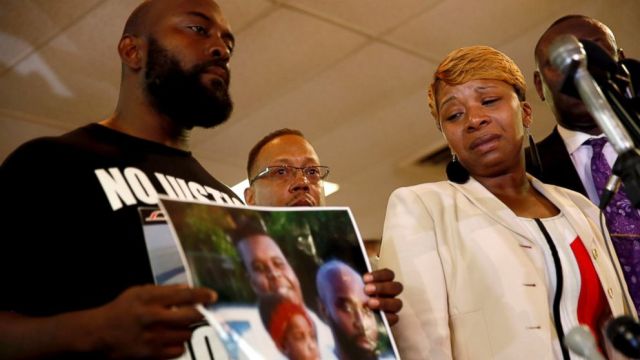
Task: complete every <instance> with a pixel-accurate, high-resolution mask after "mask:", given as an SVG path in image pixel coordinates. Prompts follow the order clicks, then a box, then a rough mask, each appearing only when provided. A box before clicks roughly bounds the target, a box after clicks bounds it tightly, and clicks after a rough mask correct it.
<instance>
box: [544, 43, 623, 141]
mask: <svg viewBox="0 0 640 360" xmlns="http://www.w3.org/2000/svg"><path fill="white" fill-rule="evenodd" d="M549 54H550V56H549V57H550V60H551V64H552V65H553V66H554V67H555V68H556V69H558V70H559V71H560V73H563V74H565V78H566V79H567V80H568V79H570V78H573V82H574V83H575V86H576V88H577V90H578V93H579V94H580V98H582V101H583V102H584V104H585V106H586V107H587V110H588V111H589V113H591V115H592V116H593V118H594V119H595V121H596V123H597V124H598V126H599V127H600V129H601V130H602V131H603V132H604V133H605V135H606V136H607V138H608V139H609V142H610V143H611V145H612V146H613V148H614V149H615V150H616V152H617V153H618V154H622V153H624V152H627V151H629V150H632V149H633V141H631V138H630V136H629V133H627V130H626V129H625V128H624V127H623V126H622V124H621V123H620V121H619V120H618V118H617V116H616V115H615V113H614V112H613V109H612V108H611V105H609V103H608V102H607V100H606V99H605V97H604V94H602V91H601V90H600V88H599V87H598V85H597V84H596V82H595V80H594V79H593V77H592V76H591V74H590V73H589V71H588V70H587V67H586V53H585V50H584V47H583V46H582V44H581V43H580V42H579V41H578V39H576V37H575V36H573V35H561V36H559V37H558V38H557V39H556V40H555V41H554V42H553V43H552V44H551V46H550V47H549Z"/></svg>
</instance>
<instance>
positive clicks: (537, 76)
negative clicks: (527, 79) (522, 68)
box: [533, 70, 545, 101]
mask: <svg viewBox="0 0 640 360" xmlns="http://www.w3.org/2000/svg"><path fill="white" fill-rule="evenodd" d="M533 83H534V84H535V85H536V92H537V93H538V96H539V97H540V100H542V101H544V100H545V99H544V91H543V89H542V77H541V75H540V71H538V70H536V71H534V72H533Z"/></svg>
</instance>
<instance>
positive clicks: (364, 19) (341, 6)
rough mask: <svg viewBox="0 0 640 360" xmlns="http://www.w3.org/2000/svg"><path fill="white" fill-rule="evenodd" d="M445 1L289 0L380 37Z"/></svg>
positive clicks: (346, 25)
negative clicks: (364, 0) (363, 0)
mask: <svg viewBox="0 0 640 360" xmlns="http://www.w3.org/2000/svg"><path fill="white" fill-rule="evenodd" d="M439 1H441V0H429V1H425V0H395V1H388V0H368V1H366V2H361V1H344V0H325V1H317V0H285V1H284V2H285V3H286V4H288V5H289V6H291V7H293V8H296V9H300V10H301V11H304V12H307V13H309V14H314V15H317V16H318V17H321V18H325V19H327V20H328V21H332V22H334V23H336V24H340V25H343V26H345V27H349V28H354V29H358V30H359V31H363V32H365V33H367V34H369V35H373V36H375V35H379V34H381V33H384V32H386V31H388V30H390V29H393V28H395V27H397V26H398V25H400V24H402V23H404V22H405V21H407V20H408V19H411V18H413V17H415V16H416V15H417V14H420V13H421V12H423V11H425V10H427V9H429V8H431V7H433V6H434V4H436V3H438V2H439Z"/></svg>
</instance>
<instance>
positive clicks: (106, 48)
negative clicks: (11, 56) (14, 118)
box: [0, 0, 137, 125]
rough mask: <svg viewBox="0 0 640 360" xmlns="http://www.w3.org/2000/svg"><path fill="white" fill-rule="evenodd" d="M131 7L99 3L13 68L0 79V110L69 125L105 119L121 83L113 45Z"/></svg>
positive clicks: (125, 3)
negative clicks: (99, 4)
mask: <svg viewBox="0 0 640 360" xmlns="http://www.w3.org/2000/svg"><path fill="white" fill-rule="evenodd" d="M136 3H137V1H133V0H130V1H122V0H113V1H107V2H105V3H103V4H102V5H101V6H99V7H97V8H95V9H94V10H93V11H92V12H91V14H90V15H88V16H85V17H83V18H82V19H81V20H80V21H78V22H77V23H75V24H73V26H70V27H69V28H67V29H66V30H65V31H64V32H62V33H60V34H58V35H57V36H55V37H54V38H53V39H52V40H51V41H50V42H49V43H47V45H46V46H44V47H43V48H42V49H41V50H40V51H38V52H35V53H32V54H30V55H29V56H27V57H26V58H25V59H23V60H22V61H20V62H19V63H17V64H15V66H14V68H13V69H12V71H10V72H7V73H5V74H4V76H2V77H1V78H0V107H1V108H4V109H8V110H11V111H15V112H23V113H27V114H32V115H34V116H36V117H43V118H50V119H52V120H57V121H60V122H63V123H67V124H74V125H81V124H85V123H87V122H91V121H96V120H100V119H101V118H102V117H105V116H107V115H108V114H110V113H111V111H112V110H113V108H114V106H115V104H116V98H117V91H118V87H119V81H120V60H119V57H118V54H117V50H116V46H117V41H118V39H119V37H120V34H121V32H122V28H123V26H124V22H125V20H126V17H127V15H128V14H129V12H130V11H131V10H132V9H133V7H135V5H136ZM70 64H73V65H72V66H70ZM25 94H29V96H25ZM34 104H37V106H34Z"/></svg>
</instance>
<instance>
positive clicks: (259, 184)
mask: <svg viewBox="0 0 640 360" xmlns="http://www.w3.org/2000/svg"><path fill="white" fill-rule="evenodd" d="M247 174H248V178H249V179H250V180H249V184H250V185H249V187H248V188H246V189H245V190H244V199H245V201H246V203H247V204H248V205H259V206H324V205H325V195H324V188H323V180H324V179H325V178H326V177H327V176H328V175H329V167H327V166H323V165H320V159H319V158H318V154H316V151H315V150H314V148H313V146H311V144H310V143H309V142H308V141H307V140H306V139H305V137H304V135H303V134H302V132H300V131H298V130H294V129H280V130H276V131H274V132H272V133H270V134H268V135H267V136H265V137H264V138H262V139H261V140H260V141H258V143H256V144H255V145H254V146H253V148H252V149H251V151H250V152H249V159H248V162H247ZM393 279H394V274H393V272H392V271H391V270H389V269H381V270H376V271H373V272H371V273H368V274H366V275H364V281H365V283H366V284H367V286H365V292H366V293H367V295H369V296H370V297H371V298H370V299H369V302H368V305H369V307H370V308H372V309H375V310H382V311H384V313H385V315H386V317H387V320H388V321H389V324H395V323H396V322H398V315H397V313H398V311H400V309H401V308H402V301H401V300H400V299H397V298H396V296H398V294H400V293H401V292H402V284H400V283H398V282H396V281H393Z"/></svg>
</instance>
